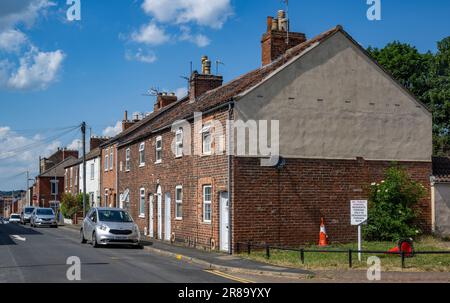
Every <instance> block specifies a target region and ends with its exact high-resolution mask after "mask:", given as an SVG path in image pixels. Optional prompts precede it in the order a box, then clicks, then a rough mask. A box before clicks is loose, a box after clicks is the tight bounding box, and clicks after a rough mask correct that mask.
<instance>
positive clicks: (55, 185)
mask: <svg viewBox="0 0 450 303" xmlns="http://www.w3.org/2000/svg"><path fill="white" fill-rule="evenodd" d="M58 185H59V180H50V195H51V196H57V195H58V194H59V188H58V187H59V186H58ZM53 189H54V190H55V191H53Z"/></svg>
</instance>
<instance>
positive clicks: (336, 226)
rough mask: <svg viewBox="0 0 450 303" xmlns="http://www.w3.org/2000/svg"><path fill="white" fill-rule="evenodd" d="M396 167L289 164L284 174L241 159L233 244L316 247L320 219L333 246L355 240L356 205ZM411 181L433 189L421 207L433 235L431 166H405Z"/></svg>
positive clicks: (236, 164) (315, 162) (289, 161)
mask: <svg viewBox="0 0 450 303" xmlns="http://www.w3.org/2000/svg"><path fill="white" fill-rule="evenodd" d="M390 165H391V163H390V162H382V161H364V160H363V159H358V160H354V161H352V160H313V159H287V160H286V165H285V166H284V167H283V168H282V169H279V170H278V169H276V168H268V167H261V166H260V162H259V159H256V158H235V159H234V163H233V168H234V173H233V174H234V182H235V184H234V191H233V219H234V221H233V241H234V243H236V242H247V241H253V242H255V243H258V242H259V243H261V242H263V243H270V244H277V245H278V244H280V245H289V246H295V245H301V244H305V243H316V242H317V241H318V237H319V225H320V218H321V217H323V218H324V219H325V224H326V228H327V232H328V235H329V239H330V241H331V242H348V241H354V240H355V239H356V237H357V229H356V227H352V226H350V200H354V199H364V198H367V197H368V188H369V186H370V184H371V183H372V182H380V181H381V180H383V178H384V176H385V171H386V169H387V168H388V167H389V166H390ZM399 165H401V166H402V167H404V168H405V169H406V170H407V171H408V173H409V174H410V176H411V177H412V178H413V179H414V180H416V181H419V182H421V183H422V184H423V185H424V186H425V187H426V189H427V196H426V198H425V199H423V201H422V202H421V203H420V206H419V207H420V209H421V210H422V215H421V218H420V223H421V224H422V226H423V228H424V230H425V232H430V230H431V201H430V182H429V179H428V176H429V175H430V173H431V163H420V162H402V163H400V164H399Z"/></svg>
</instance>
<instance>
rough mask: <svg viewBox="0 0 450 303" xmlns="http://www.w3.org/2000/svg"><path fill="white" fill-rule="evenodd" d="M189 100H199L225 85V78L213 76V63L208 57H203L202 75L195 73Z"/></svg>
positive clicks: (192, 77) (192, 76)
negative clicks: (208, 92) (200, 97)
mask: <svg viewBox="0 0 450 303" xmlns="http://www.w3.org/2000/svg"><path fill="white" fill-rule="evenodd" d="M189 83H190V88H189V98H190V99H191V100H195V99H197V98H198V97H199V96H201V95H203V94H204V93H206V92H207V91H210V90H212V89H215V88H217V87H219V86H222V84H223V77H222V76H218V75H212V74H211V61H210V60H209V59H208V57H207V56H203V57H202V73H201V74H199V73H198V72H197V71H194V72H193V73H192V75H191V79H190V82H189Z"/></svg>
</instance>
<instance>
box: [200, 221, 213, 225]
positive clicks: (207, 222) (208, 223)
mask: <svg viewBox="0 0 450 303" xmlns="http://www.w3.org/2000/svg"><path fill="white" fill-rule="evenodd" d="M202 223H203V224H207V225H211V221H203V222H202Z"/></svg>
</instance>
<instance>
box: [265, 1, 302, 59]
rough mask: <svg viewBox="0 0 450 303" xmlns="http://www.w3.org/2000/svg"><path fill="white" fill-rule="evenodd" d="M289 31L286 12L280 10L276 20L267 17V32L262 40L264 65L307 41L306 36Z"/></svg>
mask: <svg viewBox="0 0 450 303" xmlns="http://www.w3.org/2000/svg"><path fill="white" fill-rule="evenodd" d="M288 30H289V20H288V19H287V18H286V13H285V11H283V10H279V11H278V13H277V17H276V18H273V17H270V16H269V17H267V32H266V33H264V35H263V37H262V40H261V46H262V65H267V64H270V63H272V62H273V61H275V60H276V59H278V58H279V57H281V56H282V55H283V54H284V53H285V52H286V51H287V50H288V49H290V48H292V47H294V46H296V45H299V44H301V43H303V42H305V41H306V36H305V34H303V33H294V32H289V33H288ZM288 37H289V38H288Z"/></svg>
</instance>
